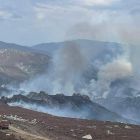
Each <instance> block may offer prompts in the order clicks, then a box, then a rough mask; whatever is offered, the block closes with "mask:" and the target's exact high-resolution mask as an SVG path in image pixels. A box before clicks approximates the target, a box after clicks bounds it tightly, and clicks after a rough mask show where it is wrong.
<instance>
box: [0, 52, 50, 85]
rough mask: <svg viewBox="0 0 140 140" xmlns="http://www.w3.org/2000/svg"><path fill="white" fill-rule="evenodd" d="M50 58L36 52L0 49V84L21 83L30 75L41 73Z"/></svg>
mask: <svg viewBox="0 0 140 140" xmlns="http://www.w3.org/2000/svg"><path fill="white" fill-rule="evenodd" d="M49 60H50V57H49V56H47V55H45V54H40V53H36V52H24V51H19V50H14V49H0V84H6V83H9V82H14V81H18V82H22V81H24V80H26V79H28V78H29V77H30V76H31V75H33V74H36V73H41V72H43V71H44V70H46V69H45V68H46V67H47V66H48V62H49Z"/></svg>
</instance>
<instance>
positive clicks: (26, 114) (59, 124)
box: [0, 105, 140, 140]
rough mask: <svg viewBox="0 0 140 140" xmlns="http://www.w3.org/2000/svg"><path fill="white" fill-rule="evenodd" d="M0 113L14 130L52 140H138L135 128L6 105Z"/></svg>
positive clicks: (139, 131) (137, 129)
mask: <svg viewBox="0 0 140 140" xmlns="http://www.w3.org/2000/svg"><path fill="white" fill-rule="evenodd" d="M0 114H2V115H3V116H4V117H5V118H7V119H10V120H11V122H12V127H14V128H18V130H22V131H25V132H28V133H30V134H34V135H36V136H37V135H38V136H42V137H45V138H49V139H52V140H84V139H92V140H124V139H127V140H140V137H139V135H140V126H138V125H131V124H125V123H117V122H107V121H96V120H94V121H91V120H82V119H72V118H64V117H55V116H52V115H48V114H45V113H41V112H36V111H31V110H27V109H23V108H20V107H10V106H8V105H0ZM11 131H12V130H11ZM11 133H14V132H11ZM14 134H15V133H14ZM16 135H18V133H16ZM21 136H23V135H21ZM34 139H35V138H34ZM27 140H31V139H29V137H28V138H27ZM37 140H40V139H37Z"/></svg>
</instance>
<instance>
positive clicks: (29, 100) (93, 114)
mask: <svg viewBox="0 0 140 140" xmlns="http://www.w3.org/2000/svg"><path fill="white" fill-rule="evenodd" d="M5 103H6V104H10V105H14V106H21V107H23V108H28V109H31V110H37V111H40V112H46V113H49V114H53V115H58V116H63V117H72V118H82V119H90V120H103V121H105V120H106V121H118V122H127V123H136V122H134V121H131V120H128V119H125V118H123V117H121V116H119V115H118V114H116V113H113V112H111V111H109V110H107V109H106V108H104V107H103V106H101V105H99V104H97V103H94V102H92V101H91V100H90V98H89V97H88V96H86V95H81V94H73V95H72V96H65V95H63V94H57V95H48V94H46V93H45V92H40V93H39V94H37V93H35V92H31V93H30V94H28V95H27V96H23V95H21V94H19V95H14V96H13V97H12V98H7V97H4V96H3V97H2V98H1V99H0V104H5Z"/></svg>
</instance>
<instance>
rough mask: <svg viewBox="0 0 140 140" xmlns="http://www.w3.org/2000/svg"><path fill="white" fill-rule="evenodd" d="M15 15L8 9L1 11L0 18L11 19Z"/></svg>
mask: <svg viewBox="0 0 140 140" xmlns="http://www.w3.org/2000/svg"><path fill="white" fill-rule="evenodd" d="M12 17H13V15H12V14H11V13H9V12H6V11H0V19H1V20H7V19H11V18H12Z"/></svg>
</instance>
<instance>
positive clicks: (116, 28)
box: [0, 0, 140, 46]
mask: <svg viewBox="0 0 140 140" xmlns="http://www.w3.org/2000/svg"><path fill="white" fill-rule="evenodd" d="M132 33H133V35H132ZM124 34H127V35H126V36H125V37H124ZM139 37H140V0H0V40H1V41H5V42H12V43H17V44H21V45H28V46H31V45H34V44H39V43H45V42H59V41H64V40H68V39H80V38H81V39H91V40H102V41H122V42H128V43H136V44H140V43H139V41H138V40H139Z"/></svg>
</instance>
